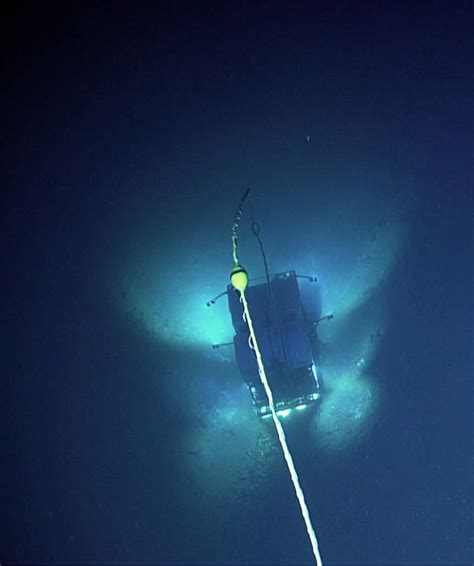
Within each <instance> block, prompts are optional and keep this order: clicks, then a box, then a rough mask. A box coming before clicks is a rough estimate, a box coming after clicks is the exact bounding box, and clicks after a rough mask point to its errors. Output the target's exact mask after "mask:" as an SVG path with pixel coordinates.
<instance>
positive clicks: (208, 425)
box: [111, 203, 406, 493]
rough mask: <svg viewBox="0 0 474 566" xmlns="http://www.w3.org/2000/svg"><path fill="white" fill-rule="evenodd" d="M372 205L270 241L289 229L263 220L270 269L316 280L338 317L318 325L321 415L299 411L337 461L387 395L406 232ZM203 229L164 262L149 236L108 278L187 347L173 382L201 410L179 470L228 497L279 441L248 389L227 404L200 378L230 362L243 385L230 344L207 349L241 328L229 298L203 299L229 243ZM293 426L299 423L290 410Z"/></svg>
mask: <svg viewBox="0 0 474 566" xmlns="http://www.w3.org/2000/svg"><path fill="white" fill-rule="evenodd" d="M336 204H337V203H336ZM338 204H340V203H338ZM336 208H337V206H336V205H334V209H336ZM376 208H377V206H375V207H373V210H372V212H371V213H370V214H368V215H366V217H362V216H361V215H356V214H354V211H353V210H352V208H351V207H350V206H347V207H346V208H344V207H343V206H342V205H341V208H340V209H339V208H337V210H335V211H334V210H333V211H330V212H331V213H330V214H329V213H328V210H327V208H326V210H325V211H322V212H317V213H316V214H315V215H313V216H314V217H313V218H309V216H308V217H307V218H306V220H305V219H304V218H302V219H300V220H299V225H298V230H297V231H295V230H293V232H291V234H290V236H291V237H286V238H284V237H283V235H282V236H281V238H283V239H281V240H278V239H275V240H274V239H272V234H279V233H280V234H281V232H282V231H281V229H280V226H278V223H275V225H274V226H273V230H272V226H269V225H267V226H265V244H266V251H267V255H268V258H269V262H270V266H271V271H272V272H280V271H285V270H287V269H294V270H296V271H297V272H299V273H303V274H309V275H316V276H317V277H318V283H317V289H318V292H319V293H320V295H321V301H322V309H323V312H322V313H321V314H329V313H333V314H334V319H333V320H331V321H328V322H321V323H320V325H319V326H318V335H319V338H320V340H321V342H322V343H323V344H324V351H323V352H322V353H321V368H322V375H323V380H324V392H323V394H322V395H321V399H320V400H319V401H318V403H317V404H316V409H315V410H314V411H313V410H311V411H310V410H309V409H308V410H307V411H302V413H301V419H296V420H300V421H301V424H298V426H308V427H309V428H308V430H306V432H307V434H308V438H309V440H310V442H309V445H310V446H312V449H314V451H315V454H318V455H319V456H320V455H322V454H326V455H328V456H331V455H332V456H335V457H338V455H342V454H344V453H346V452H347V451H348V450H354V449H357V447H358V446H360V444H361V442H363V441H364V439H365V438H367V437H368V435H369V434H370V431H371V428H372V426H373V424H374V423H375V422H376V419H377V415H378V414H379V410H380V408H381V403H382V398H383V391H382V389H381V388H380V387H379V384H378V381H377V377H376V376H374V375H372V374H371V362H372V360H373V359H374V356H375V354H376V353H377V349H378V346H379V341H380V340H383V335H384V331H385V328H384V321H385V299H384V294H383V284H384V283H385V282H386V281H387V279H388V278H389V276H390V274H391V272H392V270H393V268H394V266H395V265H396V261H397V258H398V255H399V253H400V250H401V249H402V247H403V244H404V236H405V232H406V227H405V225H404V223H403V221H402V220H401V219H400V218H398V217H397V216H396V215H395V216H394V217H390V214H381V216H382V217H383V218H382V220H380V218H377V215H376V214H375V215H374V210H375V209H376ZM317 214H319V216H318V215H317ZM371 214H372V217H371ZM199 228H200V227H199V226H198V229H199ZM293 228H294V222H293ZM206 230H208V227H203V232H202V233H196V234H195V236H194V237H193V238H191V237H190V238H189V239H188V240H189V249H187V250H186V249H182V248H181V249H179V250H178V249H176V250H174V251H172V250H169V249H168V251H167V258H165V260H163V259H162V258H160V253H161V252H160V249H161V248H160V245H159V244H156V245H155V244H154V243H150V242H148V246H143V249H142V250H141V252H140V253H139V254H136V253H135V251H136V250H137V247H134V249H133V250H132V252H131V253H124V254H120V257H121V259H123V261H121V262H120V263H119V264H120V266H121V267H120V270H119V271H118V272H116V273H115V274H113V275H112V276H111V279H113V281H114V282H115V283H116V286H115V287H114V296H115V298H116V302H117V305H118V306H119V308H120V309H121V310H122V311H123V312H126V313H128V314H129V315H131V316H132V317H133V318H135V319H136V320H137V321H139V322H140V323H141V324H143V326H144V327H145V328H146V329H147V330H148V331H149V332H151V333H152V334H153V335H155V336H156V337H157V339H158V340H159V341H160V342H161V343H162V344H169V345H171V346H173V347H174V348H176V347H177V348H179V350H180V351H182V352H183V360H179V361H178V363H177V366H176V368H175V370H174V371H175V372H176V375H177V376H178V377H179V379H175V380H173V387H174V388H176V387H181V388H182V389H183V391H185V390H187V392H186V395H187V397H186V396H185V397H186V398H190V397H189V396H190V395H191V393H189V392H190V391H192V402H189V403H186V405H187V406H188V405H189V407H188V408H187V410H190V411H193V415H194V416H193V418H191V420H190V422H191V423H192V422H193V419H194V418H195V421H196V425H195V426H194V425H192V424H190V425H189V429H188V430H187V432H186V434H185V435H184V436H185V439H184V440H183V446H182V451H181V455H182V457H183V459H184V461H185V465H184V466H183V470H187V472H186V473H189V474H190V475H192V476H193V477H194V478H195V480H199V483H202V484H205V485H206V486H207V488H206V489H209V490H212V491H215V493H222V490H223V489H225V485H228V483H229V478H232V477H234V478H235V477H238V476H239V474H243V475H245V474H247V473H248V470H253V471H252V474H254V475H258V474H261V473H263V472H262V470H265V469H266V464H267V461H266V460H267V459H268V458H270V455H271V454H274V445H273V444H272V440H271V438H269V437H268V434H269V432H268V430H269V427H268V421H267V420H266V419H260V418H258V417H257V416H256V414H255V411H254V409H253V406H252V402H251V397H250V395H249V393H248V391H247V390H246V388H245V387H243V388H240V387H239V386H236V387H237V389H232V391H230V390H228V392H229V396H228V397H225V399H224V402H223V401H222V396H221V393H222V390H221V386H220V385H213V386H212V388H208V389H206V390H205V391H203V388H202V379H201V377H202V376H201V373H203V375H204V372H206V371H208V372H210V373H209V375H212V373H213V372H214V371H215V369H216V368H217V367H221V368H224V370H225V371H224V373H225V374H226V375H227V376H228V378H229V379H230V380H231V381H232V380H234V381H233V382H234V383H235V384H241V383H242V382H241V381H239V380H240V376H239V375H238V371H237V369H236V367H235V360H234V355H233V348H232V347H221V348H218V349H215V350H213V349H212V348H211V345H212V344H220V343H226V342H230V341H231V340H232V337H233V329H232V324H231V320H230V315H229V312H228V307H227V297H226V296H223V297H222V298H221V299H219V300H218V301H217V302H216V304H214V305H213V306H212V307H208V306H206V303H207V301H209V300H210V299H211V298H213V297H215V296H216V295H217V294H218V293H220V292H222V291H225V289H226V285H227V283H228V275H229V271H230V266H229V238H227V239H226V238H224V239H223V240H222V241H221V240H219V241H215V236H210V235H209V232H206ZM194 238H195V240H196V241H200V242H201V246H200V248H199V249H201V248H204V249H206V250H207V251H206V253H205V254H197V253H196V250H195V248H194V241H195V240H194ZM202 242H206V245H205V246H202ZM248 243H249V242H248V241H247V244H248ZM251 244H252V247H247V248H246V256H245V257H246V259H245V265H246V267H247V269H248V270H249V273H250V274H251V275H253V276H258V275H261V274H262V267H261V260H260V257H259V256H258V251H257V250H256V249H255V245H254V242H253V240H251ZM139 247H140V246H138V248H139ZM145 248H146V249H145ZM208 250H212V253H209V251H208ZM163 265H165V266H166V269H165V270H164V269H163ZM227 268H229V269H227ZM301 287H302V298H303V299H305V298H306V297H309V299H310V300H311V293H312V292H314V289H315V288H316V287H315V285H313V284H310V283H307V282H304V281H303V282H302V286H301ZM190 351H192V352H193V355H194V356H196V355H197V353H198V352H199V356H200V360H201V361H199V363H198V364H196V367H199V372H200V374H199V376H196V375H195V373H196V370H195V367H194V368H193V369H192V370H190V369H189V368H188V367H186V368H185V369H183V368H182V367H181V364H185V363H186V361H185V358H186V356H187V353H188V352H190ZM220 371H221V373H222V371H223V370H220ZM190 373H192V374H193V379H192V381H191V382H190V381H189V374H190ZM176 384H179V385H178V386H177V385H176ZM236 391H237V393H236ZM172 395H173V399H177V400H179V403H181V405H182V398H183V396H182V395H180V394H179V391H176V390H174V391H173V392H172ZM295 409H297V410H298V411H299V410H300V409H299V408H298V407H297V408H295ZM295 412H297V411H296V410H295V411H292V413H295ZM194 413H195V414H194ZM307 415H308V417H309V418H308V419H306V416H307ZM288 422H293V418H292V416H289V417H288ZM305 423H306V424H305ZM229 439H232V442H229ZM249 446H251V449H249Z"/></svg>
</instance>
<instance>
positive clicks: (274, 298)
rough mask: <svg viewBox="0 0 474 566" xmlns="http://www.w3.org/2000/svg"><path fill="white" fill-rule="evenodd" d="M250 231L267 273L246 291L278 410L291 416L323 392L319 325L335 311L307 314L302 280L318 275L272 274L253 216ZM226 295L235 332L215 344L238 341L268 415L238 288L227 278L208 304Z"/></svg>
mask: <svg viewBox="0 0 474 566" xmlns="http://www.w3.org/2000/svg"><path fill="white" fill-rule="evenodd" d="M252 232H253V233H254V235H255V236H256V238H257V240H258V242H259V245H260V250H261V253H262V258H263V263H264V266H265V276H264V277H260V278H257V279H253V280H252V279H250V280H249V284H248V287H247V289H246V297H247V300H248V303H249V307H250V309H251V311H252V320H253V326H254V329H255V335H256V336H257V340H258V344H259V349H260V353H261V356H262V359H263V363H264V365H265V371H266V374H267V378H268V382H269V385H270V387H271V390H272V393H273V400H274V406H275V409H276V411H277V412H278V414H279V415H280V416H287V415H288V414H289V413H290V412H291V411H292V410H293V409H295V410H297V411H302V410H304V409H306V408H307V407H308V406H310V405H313V404H315V403H316V402H317V401H318V399H319V398H320V396H321V393H322V389H323V383H322V372H321V368H320V364H319V359H320V357H319V348H318V337H317V326H318V323H319V322H321V321H322V320H330V319H332V318H333V315H332V314H330V315H327V316H324V317H319V318H316V319H314V312H313V318H312V317H311V316H310V315H309V312H308V311H307V310H305V308H304V305H303V302H302V299H301V294H300V287H299V285H298V281H301V280H307V281H309V282H310V284H314V285H315V284H316V281H317V278H316V277H311V276H307V275H298V274H297V273H296V272H295V271H286V272H283V273H277V274H272V275H270V273H269V271H268V265H267V259H266V255H265V251H264V248H263V244H262V240H261V238H260V227H259V225H258V224H256V223H255V222H252ZM224 295H227V299H228V307H229V312H230V315H231V318H232V324H233V327H234V331H235V335H234V339H233V342H229V343H226V344H215V345H213V348H220V347H223V346H229V345H233V346H234V351H235V358H236V361H237V366H238V368H239V371H240V373H241V375H242V377H243V379H244V381H245V383H246V384H247V387H248V389H249V391H250V394H251V396H252V401H253V404H254V406H255V409H256V411H257V414H258V416H260V417H263V418H265V417H270V416H271V410H270V407H269V403H268V398H267V395H266V392H265V388H264V386H263V383H262V381H261V379H260V375H259V370H258V365H257V361H256V358H255V352H254V348H253V344H252V339H251V337H250V333H249V329H248V325H247V323H246V321H245V318H244V317H243V308H242V304H241V300H240V294H239V292H238V291H237V290H236V289H235V288H234V287H233V286H232V285H231V284H229V285H228V287H227V290H226V291H224V292H223V293H221V294H220V295H218V296H217V297H215V298H214V299H211V300H210V301H208V303H207V305H208V306H211V305H213V304H214V303H215V302H216V300H217V299H219V298H220V297H222V296H224Z"/></svg>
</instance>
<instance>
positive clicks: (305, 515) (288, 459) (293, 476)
mask: <svg viewBox="0 0 474 566" xmlns="http://www.w3.org/2000/svg"><path fill="white" fill-rule="evenodd" d="M234 269H235V268H234ZM238 290H239V292H240V297H241V300H242V304H243V307H244V320H245V321H246V323H247V326H248V328H249V332H250V337H251V340H252V345H253V348H254V351H255V357H256V359H257V364H258V373H259V375H260V380H261V381H262V384H263V386H264V388H265V393H266V394H267V398H268V405H269V407H270V411H271V414H272V418H273V423H274V425H275V428H276V430H277V433H278V440H279V441H280V445H281V448H282V450H283V454H284V456H285V461H286V464H287V466H288V470H289V472H290V476H291V481H292V482H293V486H294V488H295V492H296V497H297V498H298V502H299V504H300V508H301V513H302V515H303V519H304V522H305V524H306V530H307V531H308V536H309V539H310V541H311V547H312V549H313V554H314V557H315V559H316V564H317V565H318V566H323V561H322V559H321V555H320V553H319V545H318V539H317V538H316V533H315V532H314V528H313V525H312V523H311V517H310V516H309V510H308V507H307V505H306V501H305V498H304V494H303V490H302V489H301V485H300V481H299V478H298V474H297V472H296V468H295V464H294V462H293V457H292V456H291V452H290V449H289V448H288V444H287V442H286V437H285V431H284V430H283V426H282V424H281V422H280V420H279V419H278V415H277V412H276V410H275V405H274V403H273V394H272V390H271V388H270V385H269V383H268V380H267V376H266V373H265V366H264V365H263V360H262V355H261V353H260V350H259V347H258V343H257V338H256V336H255V330H254V327H253V322H252V318H251V316H250V311H249V306H248V303H247V299H246V297H245V289H238Z"/></svg>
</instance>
